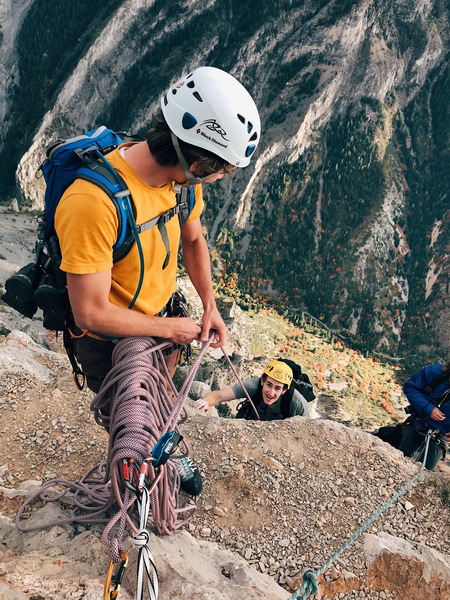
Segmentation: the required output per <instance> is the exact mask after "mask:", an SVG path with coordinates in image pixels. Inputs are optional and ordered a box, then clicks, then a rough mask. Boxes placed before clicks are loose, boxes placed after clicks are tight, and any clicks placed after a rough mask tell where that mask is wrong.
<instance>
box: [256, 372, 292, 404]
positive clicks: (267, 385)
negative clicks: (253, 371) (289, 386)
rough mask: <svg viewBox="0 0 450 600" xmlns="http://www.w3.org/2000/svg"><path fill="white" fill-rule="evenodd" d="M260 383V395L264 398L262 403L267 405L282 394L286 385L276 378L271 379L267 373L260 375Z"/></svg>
mask: <svg viewBox="0 0 450 600" xmlns="http://www.w3.org/2000/svg"><path fill="white" fill-rule="evenodd" d="M261 383H262V391H261V393H262V397H263V400H264V404H267V406H272V405H273V404H275V403H276V402H277V400H278V398H279V397H280V396H281V394H283V392H284V391H285V390H286V386H285V385H284V384H282V383H280V382H279V381H277V380H276V379H272V377H269V376H268V375H263V376H262V377H261Z"/></svg>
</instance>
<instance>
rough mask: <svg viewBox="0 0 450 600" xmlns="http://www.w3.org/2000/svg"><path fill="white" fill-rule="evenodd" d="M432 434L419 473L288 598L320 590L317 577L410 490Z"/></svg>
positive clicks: (304, 596) (297, 598) (310, 572)
mask: <svg viewBox="0 0 450 600" xmlns="http://www.w3.org/2000/svg"><path fill="white" fill-rule="evenodd" d="M432 434H433V432H432V431H431V430H430V431H428V432H427V435H426V437H425V440H424V442H423V444H422V445H421V447H425V452H424V458H423V462H422V466H421V467H420V469H419V471H417V473H416V474H415V475H413V477H411V479H410V480H409V481H408V482H407V483H406V484H405V485H404V486H403V487H402V488H400V490H399V491H398V492H397V493H396V494H394V496H392V498H391V499H390V500H388V501H387V502H386V504H384V505H383V506H382V507H381V508H380V509H379V510H378V511H377V512H376V513H374V514H373V515H372V516H371V517H370V519H368V520H367V521H366V522H365V523H364V525H362V526H361V527H360V528H359V529H358V530H357V531H356V532H355V533H354V534H353V535H352V536H351V537H349V538H348V540H347V541H346V542H344V544H342V546H341V547H340V548H338V549H337V550H336V552H335V553H334V554H333V555H332V556H331V557H330V558H329V559H328V560H327V561H326V562H325V563H324V564H323V565H322V567H320V569H317V570H316V571H314V570H312V569H307V570H306V571H305V572H304V573H303V584H302V586H301V588H299V589H298V590H297V591H295V592H294V593H293V594H292V596H290V597H289V598H288V600H306V599H307V598H308V597H309V596H310V595H311V594H315V593H316V592H317V591H318V590H319V584H318V581H317V578H318V577H319V575H322V574H323V573H325V571H326V570H327V569H329V568H330V566H331V565H332V564H333V562H334V561H335V560H336V559H337V558H338V557H339V556H340V555H341V554H342V553H343V552H344V551H345V550H346V549H347V548H348V547H349V546H350V545H351V544H353V542H354V541H355V540H356V539H357V538H358V537H359V536H360V535H361V534H362V533H363V532H364V531H366V529H368V528H369V527H370V525H372V523H374V522H375V521H376V519H378V517H380V516H381V515H382V514H383V513H384V511H385V510H387V509H388V508H389V507H390V506H392V504H394V502H396V501H397V500H398V498H400V496H402V495H403V494H404V493H406V492H407V491H408V489H409V488H410V487H411V486H412V485H413V484H414V483H415V481H416V480H417V479H418V478H419V477H420V475H421V474H422V472H423V470H424V469H425V463H426V460H427V455H428V448H429V445H430V439H431V436H432Z"/></svg>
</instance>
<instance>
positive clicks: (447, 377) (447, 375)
mask: <svg viewBox="0 0 450 600" xmlns="http://www.w3.org/2000/svg"><path fill="white" fill-rule="evenodd" d="M444 381H448V382H449V383H450V373H442V375H439V377H436V379H433V381H431V382H430V383H429V384H428V385H426V386H425V387H423V388H422V390H421V391H422V392H423V393H424V394H431V392H432V391H433V390H435V389H436V388H437V387H438V386H439V385H441V383H444Z"/></svg>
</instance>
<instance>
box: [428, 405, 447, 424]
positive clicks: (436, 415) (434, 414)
mask: <svg viewBox="0 0 450 600" xmlns="http://www.w3.org/2000/svg"><path fill="white" fill-rule="evenodd" d="M430 418H431V419H433V421H444V420H445V415H444V413H443V412H442V411H440V410H439V408H438V407H437V406H436V408H433V410H432V411H431V413H430Z"/></svg>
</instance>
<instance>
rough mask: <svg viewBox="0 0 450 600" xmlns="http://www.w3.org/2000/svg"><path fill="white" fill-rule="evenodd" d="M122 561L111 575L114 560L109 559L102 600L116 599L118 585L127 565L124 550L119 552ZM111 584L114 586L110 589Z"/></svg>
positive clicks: (118, 589)
mask: <svg viewBox="0 0 450 600" xmlns="http://www.w3.org/2000/svg"><path fill="white" fill-rule="evenodd" d="M119 555H120V558H121V559H122V562H121V563H120V566H119V568H118V569H117V573H116V574H115V575H114V577H113V571H114V562H113V561H112V560H110V561H109V566H108V571H107V572H106V581H105V587H104V590H103V600H116V598H117V596H118V595H119V591H120V586H121V584H122V579H123V576H124V573H125V569H126V568H127V566H128V554H127V553H126V552H119ZM111 586H114V587H113V588H112V589H111Z"/></svg>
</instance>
